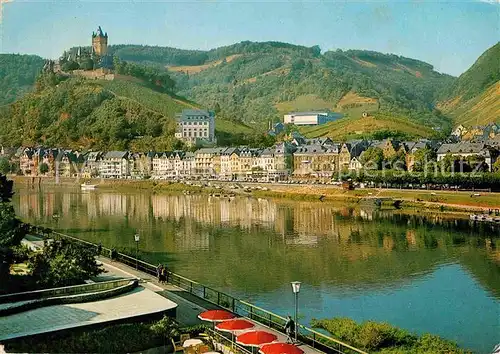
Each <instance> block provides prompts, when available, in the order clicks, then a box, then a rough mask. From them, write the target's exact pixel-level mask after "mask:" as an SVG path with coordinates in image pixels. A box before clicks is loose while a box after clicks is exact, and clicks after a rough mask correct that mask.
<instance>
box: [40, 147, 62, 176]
mask: <svg viewBox="0 0 500 354" xmlns="http://www.w3.org/2000/svg"><path fill="white" fill-rule="evenodd" d="M59 151H60V150H58V149H40V153H39V155H38V156H41V160H39V161H40V162H39V163H40V165H41V164H46V165H47V167H48V168H49V171H48V172H47V173H46V175H48V176H54V175H55V170H56V157H57V155H58V154H59ZM40 165H39V166H38V167H39V168H40Z"/></svg>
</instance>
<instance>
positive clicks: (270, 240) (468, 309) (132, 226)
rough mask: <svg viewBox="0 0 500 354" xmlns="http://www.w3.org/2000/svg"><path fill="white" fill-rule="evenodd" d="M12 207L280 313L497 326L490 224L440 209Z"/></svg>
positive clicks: (484, 333) (82, 196)
mask: <svg viewBox="0 0 500 354" xmlns="http://www.w3.org/2000/svg"><path fill="white" fill-rule="evenodd" d="M15 203H16V207H17V209H18V212H19V214H20V215H21V216H22V218H23V219H24V220H26V221H28V222H31V223H33V224H37V225H44V226H49V227H52V228H54V229H57V230H59V231H60V232H63V233H68V234H71V235H74V236H77V237H81V238H83V239H87V240H91V241H94V242H97V241H102V243H103V245H105V246H107V247H116V248H117V249H121V250H125V251H128V252H134V250H135V244H134V241H133V235H134V233H135V232H139V233H140V234H141V243H140V250H141V251H140V253H141V256H142V257H143V258H145V259H146V260H148V261H150V262H153V263H157V262H164V263H167V264H168V266H169V267H170V268H172V269H173V270H174V271H176V272H178V273H180V274H183V275H185V276H187V277H189V278H192V279H195V280H198V281H200V282H203V283H206V284H208V285H211V286H214V287H217V288H220V289H221V290H225V291H227V292H229V293H232V294H234V295H237V296H239V297H243V298H246V299H249V300H250V301H252V302H254V303H256V304H258V305H262V306H263V307H265V308H269V309H272V310H274V311H276V312H279V313H281V314H286V313H287V312H289V311H291V310H292V309H293V297H292V294H291V291H290V289H289V287H290V286H289V282H290V281H293V280H301V281H303V283H304V288H303V290H301V294H300V297H301V312H302V314H303V318H304V320H305V321H309V320H310V319H311V318H313V317H319V318H321V317H332V316H349V317H352V318H355V319H357V320H367V319H374V320H379V321H388V322H390V323H392V324H395V325H398V326H401V327H404V328H407V329H409V330H412V331H418V332H431V333H436V334H440V335H442V336H445V337H447V338H450V339H453V340H456V341H458V342H459V343H460V344H461V345H463V346H466V347H469V348H472V349H475V350H477V351H479V352H487V351H488V350H490V349H491V348H492V347H493V346H494V344H496V343H495V342H498V341H499V340H500V338H498V333H500V324H499V318H500V301H499V299H500V250H499V248H498V247H500V241H499V239H500V238H499V236H500V231H499V230H498V229H496V228H491V227H488V226H486V225H479V226H474V227H472V226H471V225H470V224H469V221H468V220H454V219H449V218H447V217H446V216H443V215H442V214H441V215H440V214H439V213H436V214H431V215H427V216H420V215H418V214H415V215H406V214H403V213H396V212H393V211H377V210H375V209H374V208H372V207H370V206H367V207H362V208H355V209H350V208H346V207H344V206H342V205H338V206H336V205H332V204H324V203H320V202H315V203H311V202H293V203H291V202H281V201H280V202H276V201H272V200H267V199H255V198H235V199H219V198H212V197H208V196H201V195H197V196H184V195H176V196H166V195H152V194H147V193H143V192H142V193H115V192H105V191H92V192H82V191H80V190H75V189H64V188H63V189H61V188H58V189H51V188H45V189H43V190H33V189H32V190H30V189H24V188H22V189H19V190H18V191H17V193H16V196H15Z"/></svg>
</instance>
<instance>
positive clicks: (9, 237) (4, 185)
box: [0, 174, 28, 283]
mask: <svg viewBox="0 0 500 354" xmlns="http://www.w3.org/2000/svg"><path fill="white" fill-rule="evenodd" d="M12 185H13V182H12V181H10V180H8V179H7V177H5V176H4V175H1V174H0V283H4V282H5V281H7V280H8V277H9V270H10V265H11V263H12V254H13V252H12V248H13V247H15V246H18V245H19V244H20V243H21V240H22V239H23V237H24V235H26V233H27V229H28V228H27V226H26V225H25V224H23V223H22V222H21V220H19V219H18V218H17V217H16V214H15V212H14V207H13V206H12V204H11V199H12V196H13V194H14V193H13V192H12Z"/></svg>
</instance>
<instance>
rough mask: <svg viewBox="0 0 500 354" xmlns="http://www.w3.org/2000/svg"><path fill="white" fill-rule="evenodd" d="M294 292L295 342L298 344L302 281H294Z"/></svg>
mask: <svg viewBox="0 0 500 354" xmlns="http://www.w3.org/2000/svg"><path fill="white" fill-rule="evenodd" d="M291 284H292V291H293V293H294V294H295V341H296V342H297V330H298V329H299V325H298V323H297V313H298V312H299V291H300V281H292V283H291Z"/></svg>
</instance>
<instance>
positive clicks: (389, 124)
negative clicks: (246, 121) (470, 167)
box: [299, 112, 435, 141]
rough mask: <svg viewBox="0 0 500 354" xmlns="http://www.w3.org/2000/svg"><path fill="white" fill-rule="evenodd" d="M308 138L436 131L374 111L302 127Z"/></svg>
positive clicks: (404, 136)
mask: <svg viewBox="0 0 500 354" xmlns="http://www.w3.org/2000/svg"><path fill="white" fill-rule="evenodd" d="M299 130H300V132H301V133H302V134H303V135H304V136H306V137H308V138H318V137H329V138H331V139H333V140H336V141H342V140H349V139H359V138H366V139H372V138H373V139H384V138H388V137H393V138H399V139H414V138H428V137H431V136H433V134H435V132H434V131H433V130H432V129H431V128H428V127H425V126H421V125H419V124H415V123H411V122H409V121H408V120H407V119H406V118H404V117H398V116H394V115H391V114H387V113H379V112H377V113H374V114H373V115H370V116H368V117H366V118H363V117H361V118H345V119H340V120H338V121H335V122H331V123H327V124H324V125H320V126H317V127H307V128H300V129H299Z"/></svg>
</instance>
